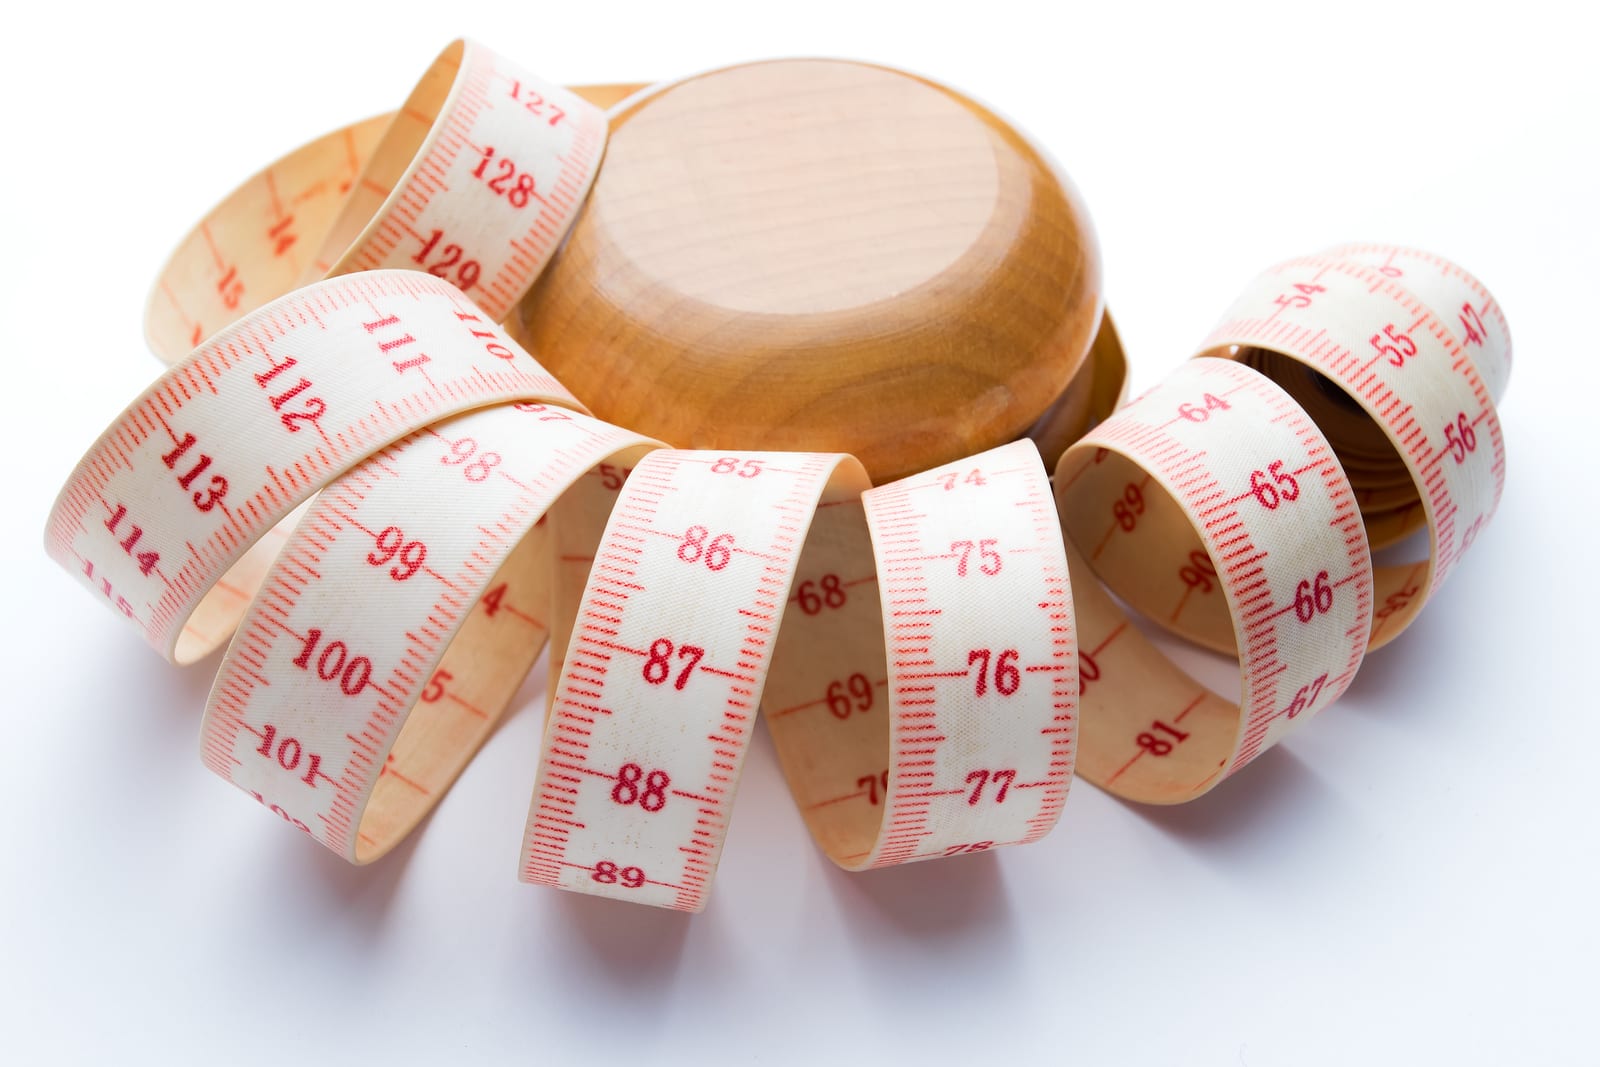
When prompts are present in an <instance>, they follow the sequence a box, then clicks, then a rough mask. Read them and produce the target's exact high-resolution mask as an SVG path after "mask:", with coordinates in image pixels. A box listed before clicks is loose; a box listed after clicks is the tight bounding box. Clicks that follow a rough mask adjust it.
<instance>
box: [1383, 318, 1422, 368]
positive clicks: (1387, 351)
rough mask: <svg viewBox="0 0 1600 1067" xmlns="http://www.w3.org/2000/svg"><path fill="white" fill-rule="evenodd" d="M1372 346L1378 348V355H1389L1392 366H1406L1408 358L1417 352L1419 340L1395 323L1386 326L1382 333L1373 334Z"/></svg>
mask: <svg viewBox="0 0 1600 1067" xmlns="http://www.w3.org/2000/svg"><path fill="white" fill-rule="evenodd" d="M1372 347H1373V348H1376V349H1377V350H1378V355H1380V356H1387V357H1389V365H1390V366H1392V367H1404V366H1405V365H1406V360H1408V359H1410V358H1411V357H1412V356H1414V355H1416V354H1417V342H1415V341H1413V340H1412V339H1411V336H1410V335H1409V334H1406V333H1402V332H1401V331H1400V328H1399V327H1398V326H1395V325H1394V324H1393V323H1391V324H1389V325H1388V326H1385V327H1384V328H1383V332H1382V333H1375V334H1373V335H1372Z"/></svg>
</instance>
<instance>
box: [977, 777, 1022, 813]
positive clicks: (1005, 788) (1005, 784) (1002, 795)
mask: <svg viewBox="0 0 1600 1067" xmlns="http://www.w3.org/2000/svg"><path fill="white" fill-rule="evenodd" d="M1016 780H1017V772H1016V771H1015V770H1008V771H973V772H971V773H970V774H968V775H967V784H968V785H970V786H972V792H971V793H970V794H969V795H968V796H967V803H968V804H971V805H973V806H974V807H976V806H977V804H978V801H980V800H982V799H983V790H984V787H985V786H987V785H989V784H990V783H991V782H992V783H993V784H994V785H995V787H996V788H995V791H994V793H993V794H992V796H993V799H994V802H995V803H996V804H1004V803H1005V802H1006V794H1007V793H1009V792H1010V791H1011V783H1012V782H1014V781H1016Z"/></svg>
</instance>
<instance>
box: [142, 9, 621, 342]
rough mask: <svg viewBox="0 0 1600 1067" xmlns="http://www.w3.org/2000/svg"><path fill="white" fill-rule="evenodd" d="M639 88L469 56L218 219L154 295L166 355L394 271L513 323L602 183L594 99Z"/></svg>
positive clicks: (308, 152)
mask: <svg viewBox="0 0 1600 1067" xmlns="http://www.w3.org/2000/svg"><path fill="white" fill-rule="evenodd" d="M631 88H632V87H608V86H600V87H595V88H593V89H587V90H577V91H574V90H569V89H564V88H562V87H560V86H555V85H551V84H550V83H548V82H546V81H544V80H543V79H541V78H538V77H536V76H535V75H532V74H529V73H528V72H527V71H525V70H523V69H522V68H521V67H520V66H518V65H517V64H515V63H513V62H512V61H510V60H508V59H506V58H505V57H503V56H500V55H497V54H496V53H494V52H492V51H490V50H489V49H487V48H485V47H483V46H482V45H479V44H476V43H475V42H472V41H466V40H458V41H455V42H453V43H452V44H451V45H450V46H449V47H447V48H446V49H445V50H444V51H443V52H442V53H441V54H440V55H439V57H438V58H437V59H436V60H435V61H434V63H433V64H432V66H430V67H429V69H428V71H427V73H426V74H424V75H423V77H422V79H421V81H420V82H419V83H418V84H417V86H416V88H415V89H414V90H413V91H412V93H411V96H410V98H409V99H407V101H406V102H405V104H404V106H402V107H401V108H400V110H399V111H396V112H394V113H393V114H390V115H380V116H377V117H375V118H372V119H368V120H366V121H364V122H359V123H355V124H353V125H351V126H347V127H344V128H343V129H340V130H337V131H335V132H333V133H330V134H328V135H326V136H324V137H321V138H319V139H317V140H315V141H313V142H311V143H309V144H307V145H305V146H304V147H302V148H300V149H297V150H296V151H294V152H292V153H290V154H289V155H288V156H285V157H284V158H283V159H280V160H278V161H277V162H275V163H273V164H272V165H271V166H269V167H267V168H266V169H264V170H263V171H261V172H260V173H259V174H257V175H255V176H254V177H253V178H251V179H250V180H249V181H247V182H245V183H244V184H243V185H242V186H240V187H239V188H238V189H236V190H235V191H234V192H233V193H231V194H230V195H229V196H228V197H227V198H226V199H225V200H224V201H223V202H222V203H221V204H218V205H217V206H216V207H215V208H213V209H212V211H211V212H210V213H209V214H208V215H207V216H206V218H205V219H204V220H202V222H201V223H200V225H199V226H197V227H196V228H195V229H194V231H193V232H191V233H190V234H189V235H188V236H187V237H185V238H184V240H183V241H182V242H181V243H180V244H179V246H178V248H177V249H176V250H175V251H174V252H173V254H172V256H171V258H170V259H169V261H168V262H167V264H166V266H165V267H163V268H162V271H161V280H160V282H159V283H158V284H157V286H156V289H155V290H154V291H153V292H152V293H151V296H150V301H149V305H148V307H147V310H146V316H145V332H146V336H147V338H148V339H149V341H150V346H151V348H152V349H153V350H154V351H155V353H156V355H157V356H158V357H160V358H161V359H163V360H165V361H166V362H168V363H174V362H176V361H178V360H179V359H181V358H183V357H184V356H185V355H187V354H188V352H189V351H190V350H191V349H193V348H194V347H195V346H196V345H198V344H199V343H200V342H201V340H203V339H204V338H205V337H207V336H209V335H210V334H211V333H214V332H215V331H216V330H217V329H219V328H221V327H222V326H223V325H225V324H227V323H230V322H233V321H234V320H235V319H237V318H238V317H239V316H240V315H241V314H243V313H244V312H246V311H249V310H251V309H252V308H255V307H259V306H261V305H262V304H264V303H266V302H268V301H270V300H273V299H276V298H277V297H279V296H282V295H283V294H285V293H287V292H289V291H290V290H292V289H294V288H295V287H297V286H301V285H305V284H307V283H309V282H311V281H314V280H316V279H317V278H321V277H326V276H330V275H338V274H346V273H349V272H352V271H362V270H378V269H385V268H396V269H407V270H418V271H423V272H426V273H430V274H433V275H434V276H436V277H439V278H444V279H446V280H448V281H449V282H451V283H452V284H453V285H455V286H457V287H458V288H460V289H461V290H462V291H464V292H465V293H466V294H467V295H468V296H469V297H470V298H471V299H472V300H473V302H474V303H476V304H477V305H478V306H479V307H481V308H483V310H484V311H485V313H487V315H488V316H489V318H491V319H493V320H494V321H495V322H499V321H501V320H502V319H504V318H505V316H506V313H507V312H508V311H509V310H510V308H511V307H512V305H513V304H515V302H516V301H517V300H518V299H519V298H520V297H521V296H522V294H523V293H524V292H525V291H526V290H527V288H528V287H529V286H530V285H531V284H533V281H534V279H535V278H536V277H538V274H539V272H540V271H541V270H542V269H543V268H544V265H545V264H546V263H547V262H548V261H549V259H550V256H551V255H552V254H554V252H555V249H556V247H557V245H559V244H560V241H561V238H562V237H563V236H564V235H565V234H566V232H567V229H568V228H569V227H570V226H571V223H572V219H573V217H574V215H575V214H576V213H577V211H578V208H579V207H580V206H581V205H582V203H583V198H584V196H585V194H586V193H587V192H588V189H589V186H590V185H591V184H592V183H593V181H594V176H595V174H596V173H598V171H599V167H600V160H601V157H602V155H603V153H604V148H605V135H606V119H605V113H604V111H603V110H601V106H597V103H595V102H591V99H589V98H592V100H594V101H597V102H598V104H599V105H604V104H607V103H610V102H612V101H614V100H615V99H617V98H619V97H620V96H622V95H624V94H625V93H626V92H627V91H628V90H630V89H631ZM580 93H583V94H584V95H579V94H580ZM586 97H588V98H586Z"/></svg>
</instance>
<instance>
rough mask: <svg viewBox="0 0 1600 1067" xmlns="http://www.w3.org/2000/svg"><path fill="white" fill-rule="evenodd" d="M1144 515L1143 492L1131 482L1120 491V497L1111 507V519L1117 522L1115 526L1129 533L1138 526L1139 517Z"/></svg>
mask: <svg viewBox="0 0 1600 1067" xmlns="http://www.w3.org/2000/svg"><path fill="white" fill-rule="evenodd" d="M1143 514H1144V492H1143V491H1142V490H1141V489H1140V488H1139V487H1138V486H1137V485H1134V484H1133V483H1132V482H1129V483H1128V484H1127V485H1126V486H1125V487H1124V488H1123V490H1122V496H1121V497H1120V498H1119V499H1118V500H1117V501H1116V503H1114V504H1112V505H1111V517H1112V518H1114V519H1116V520H1117V525H1118V526H1120V527H1122V528H1123V529H1124V530H1128V531H1131V530H1132V529H1133V528H1134V527H1135V526H1137V525H1139V516H1140V515H1143Z"/></svg>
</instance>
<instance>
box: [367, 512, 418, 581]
mask: <svg viewBox="0 0 1600 1067" xmlns="http://www.w3.org/2000/svg"><path fill="white" fill-rule="evenodd" d="M396 556H399V557H400V559H399V561H398V562H397V563H395V565H394V566H393V567H390V568H389V577H391V578H393V579H394V580H395V581H397V582H403V581H405V580H406V579H407V578H410V577H411V576H412V575H413V574H416V573H417V571H419V570H421V569H422V564H423V562H424V561H426V560H427V558H428V546H427V545H425V544H423V543H422V542H421V541H407V540H406V535H405V534H403V533H401V532H400V527H398V526H385V527H384V528H383V532H381V533H379V534H378V546H377V548H375V549H373V550H372V551H371V552H368V553H367V562H368V563H370V564H372V565H373V566H374V567H381V566H383V565H384V564H385V563H388V562H389V561H390V560H392V559H394V558H395V557H396Z"/></svg>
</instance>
